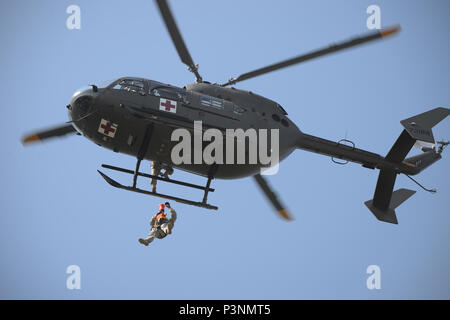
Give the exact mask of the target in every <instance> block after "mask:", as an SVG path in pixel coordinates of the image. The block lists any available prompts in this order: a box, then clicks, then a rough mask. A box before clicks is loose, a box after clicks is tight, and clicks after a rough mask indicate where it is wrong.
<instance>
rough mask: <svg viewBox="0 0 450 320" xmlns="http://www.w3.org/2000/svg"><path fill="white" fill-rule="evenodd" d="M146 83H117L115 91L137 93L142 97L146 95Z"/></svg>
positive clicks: (133, 81)
mask: <svg viewBox="0 0 450 320" xmlns="http://www.w3.org/2000/svg"><path fill="white" fill-rule="evenodd" d="M144 87H145V83H144V81H143V80H139V79H124V80H121V81H120V82H119V83H117V84H116V85H115V86H114V87H113V89H117V90H125V91H128V92H135V93H139V94H141V95H145V90H144Z"/></svg>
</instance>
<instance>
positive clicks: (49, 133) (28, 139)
mask: <svg viewBox="0 0 450 320" xmlns="http://www.w3.org/2000/svg"><path fill="white" fill-rule="evenodd" d="M76 132H77V131H76V130H75V128H74V127H73V126H72V125H71V124H65V125H62V126H59V127H54V128H51V129H48V130H43V131H39V132H37V133H33V134H29V135H27V136H25V137H24V138H23V139H22V143H23V144H24V145H28V144H29V143H32V142H39V141H42V140H46V139H49V138H53V137H61V136H64V135H66V134H69V133H76Z"/></svg>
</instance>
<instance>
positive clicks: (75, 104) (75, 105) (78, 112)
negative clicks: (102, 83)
mask: <svg viewBox="0 0 450 320" xmlns="http://www.w3.org/2000/svg"><path fill="white" fill-rule="evenodd" d="M94 98H95V92H94V89H92V88H86V87H84V88H82V89H79V90H77V91H75V93H74V94H73V95H72V97H71V99H70V103H69V104H68V105H67V109H68V110H69V118H70V119H71V120H72V121H74V122H76V121H79V120H80V119H82V118H83V117H86V116H87V115H89V114H90V113H91V112H92V111H93V110H92V109H93V104H94Z"/></svg>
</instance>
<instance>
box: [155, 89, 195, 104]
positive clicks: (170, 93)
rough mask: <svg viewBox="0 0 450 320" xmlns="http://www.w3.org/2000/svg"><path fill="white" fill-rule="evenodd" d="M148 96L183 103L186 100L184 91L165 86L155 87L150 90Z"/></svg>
mask: <svg viewBox="0 0 450 320" xmlns="http://www.w3.org/2000/svg"><path fill="white" fill-rule="evenodd" d="M150 94H151V95H152V96H155V97H161V98H166V99H171V100H178V101H183V102H184V101H185V99H186V94H185V92H184V90H181V89H178V88H172V87H165V86H157V87H154V88H152V89H150Z"/></svg>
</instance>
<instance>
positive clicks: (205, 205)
mask: <svg viewBox="0 0 450 320" xmlns="http://www.w3.org/2000/svg"><path fill="white" fill-rule="evenodd" d="M102 167H103V168H105V169H110V170H115V171H119V172H124V173H128V174H133V175H134V177H133V178H134V179H133V186H124V185H123V184H121V183H119V182H117V181H116V180H114V179H112V178H111V177H109V176H107V175H106V174H104V173H103V172H101V171H100V170H97V172H98V173H99V174H100V175H101V176H102V177H103V179H105V181H106V182H107V183H109V184H110V185H111V186H113V187H115V188H119V189H124V190H128V191H133V192H137V193H141V194H145V195H149V196H154V197H159V198H164V199H168V200H173V201H176V202H179V203H184V204H187V205H191V206H196V207H201V208H205V209H210V210H217V209H218V207H217V206H214V205H211V204H208V203H206V201H207V195H208V193H209V192H214V189H213V188H210V187H209V186H210V184H211V180H212V179H213V178H212V177H209V178H208V182H207V184H206V187H204V186H199V185H195V184H192V183H188V182H183V181H178V180H173V179H168V178H163V177H158V176H154V175H151V174H146V173H142V172H139V171H138V170H136V171H132V170H128V169H124V168H119V167H115V166H110V165H107V164H102ZM138 176H142V177H146V178H150V179H156V180H160V181H165V182H169V183H174V184H178V185H182V186H185V187H189V188H194V189H201V190H203V191H204V196H203V201H202V202H199V201H192V200H188V199H183V198H179V197H174V196H171V195H167V194H162V193H158V192H152V191H147V190H143V189H139V188H137V187H136V183H135V182H136V179H137V177H138Z"/></svg>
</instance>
